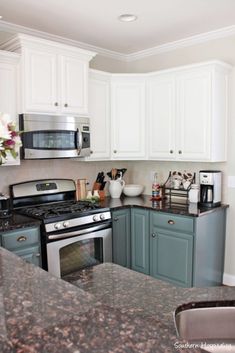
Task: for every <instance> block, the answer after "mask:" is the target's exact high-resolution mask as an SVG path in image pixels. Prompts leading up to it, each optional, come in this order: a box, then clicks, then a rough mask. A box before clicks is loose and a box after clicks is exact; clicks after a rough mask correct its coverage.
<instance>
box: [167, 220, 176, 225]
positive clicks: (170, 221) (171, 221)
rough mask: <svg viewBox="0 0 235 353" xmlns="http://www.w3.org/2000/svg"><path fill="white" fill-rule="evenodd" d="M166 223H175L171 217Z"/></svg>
mask: <svg viewBox="0 0 235 353" xmlns="http://www.w3.org/2000/svg"><path fill="white" fill-rule="evenodd" d="M167 223H168V224H171V225H172V224H175V222H174V221H173V220H172V219H169V221H168V222H167Z"/></svg>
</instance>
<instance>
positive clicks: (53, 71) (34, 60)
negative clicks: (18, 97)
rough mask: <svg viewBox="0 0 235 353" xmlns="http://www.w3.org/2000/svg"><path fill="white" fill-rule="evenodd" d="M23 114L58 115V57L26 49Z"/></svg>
mask: <svg viewBox="0 0 235 353" xmlns="http://www.w3.org/2000/svg"><path fill="white" fill-rule="evenodd" d="M21 77H22V85H21V87H22V101H21V106H22V109H21V111H22V112H24V113H25V112H45V113H56V112H57V109H58V106H59V103H58V83H57V56H56V55H55V54H53V53H47V52H45V51H40V50H34V49H25V50H24V61H23V62H22V73H21Z"/></svg>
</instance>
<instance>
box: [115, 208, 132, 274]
mask: <svg viewBox="0 0 235 353" xmlns="http://www.w3.org/2000/svg"><path fill="white" fill-rule="evenodd" d="M112 222H113V262H114V263H115V264H118V265H121V266H124V267H128V268H130V252H131V243H130V242H131V234H130V232H131V228H130V227H131V225H130V209H125V208H124V209H121V210H118V211H113V212H112Z"/></svg>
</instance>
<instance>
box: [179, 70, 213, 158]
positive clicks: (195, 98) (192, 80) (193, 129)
mask: <svg viewBox="0 0 235 353" xmlns="http://www.w3.org/2000/svg"><path fill="white" fill-rule="evenodd" d="M211 85H212V77H211V72H210V70H208V69H204V70H203V69H195V70H190V71H188V72H185V73H181V74H179V76H178V78H177V106H178V110H177V136H178V140H177V146H178V148H177V159H178V160H189V161H202V160H209V159H210V142H211V126H210V125H211V124H210V121H211V113H212V112H211V108H212V105H211V99H212V96H211Z"/></svg>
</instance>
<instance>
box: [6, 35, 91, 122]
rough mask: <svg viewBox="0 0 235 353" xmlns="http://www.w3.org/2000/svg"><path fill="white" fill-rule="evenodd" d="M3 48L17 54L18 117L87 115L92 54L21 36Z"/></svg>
mask: <svg viewBox="0 0 235 353" xmlns="http://www.w3.org/2000/svg"><path fill="white" fill-rule="evenodd" d="M4 48H6V49H7V50H11V51H17V52H19V53H21V67H20V71H21V92H22V96H21V99H20V101H21V108H20V111H21V112H22V113H35V112H36V113H37V112H41V113H45V114H48V113H53V114H82V115H88V63H89V61H90V60H91V58H92V57H93V56H94V55H95V54H94V53H92V52H88V51H86V50H82V49H79V48H76V47H72V46H68V45H63V44H59V43H57V42H52V41H49V40H44V39H40V38H36V37H32V36H29V35H24V34H18V35H16V36H15V37H14V38H12V39H10V40H9V41H8V42H7V43H5V44H4Z"/></svg>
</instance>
